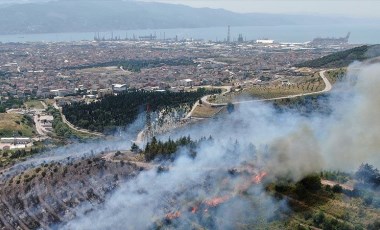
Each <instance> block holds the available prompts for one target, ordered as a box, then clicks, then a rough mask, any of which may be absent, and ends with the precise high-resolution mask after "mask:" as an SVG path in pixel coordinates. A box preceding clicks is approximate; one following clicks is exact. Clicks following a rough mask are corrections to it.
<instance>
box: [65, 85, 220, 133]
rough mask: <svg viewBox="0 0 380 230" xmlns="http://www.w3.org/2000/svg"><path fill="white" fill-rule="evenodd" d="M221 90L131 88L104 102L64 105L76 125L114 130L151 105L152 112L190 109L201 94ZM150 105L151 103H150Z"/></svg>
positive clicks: (109, 97)
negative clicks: (163, 90) (132, 89)
mask: <svg viewBox="0 0 380 230" xmlns="http://www.w3.org/2000/svg"><path fill="white" fill-rule="evenodd" d="M220 92H221V90H220V89H218V90H205V89H198V90H197V91H195V92H178V93H177V92H170V91H165V92H146V91H132V92H127V93H123V94H120V95H117V96H107V97H105V98H104V99H102V100H101V101H97V102H93V103H90V104H86V103H74V104H72V105H67V106H64V107H63V110H62V112H63V113H64V114H65V116H66V119H67V120H68V121H69V122H71V123H72V124H74V125H75V126H77V127H81V128H84V129H89V130H92V131H94V130H95V131H98V132H104V131H112V130H113V129H114V128H115V127H120V126H126V125H128V124H130V123H132V122H133V121H134V120H135V119H136V118H137V115H138V114H139V113H141V112H143V111H145V110H146V108H147V107H149V110H150V111H151V112H155V111H160V110H165V111H166V112H167V113H169V111H171V110H172V109H175V108H179V107H181V108H182V110H184V112H187V110H189V109H190V108H191V106H192V105H193V103H195V101H197V100H198V99H200V98H201V97H202V96H204V95H207V94H213V93H220ZM147 105H149V106H147Z"/></svg>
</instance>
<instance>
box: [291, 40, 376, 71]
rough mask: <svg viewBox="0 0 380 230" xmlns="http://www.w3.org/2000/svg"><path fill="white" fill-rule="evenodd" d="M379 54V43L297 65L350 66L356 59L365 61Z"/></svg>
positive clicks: (314, 66) (318, 66)
mask: <svg viewBox="0 0 380 230" xmlns="http://www.w3.org/2000/svg"><path fill="white" fill-rule="evenodd" d="M378 56H380V46H379V45H371V46H368V45H364V46H359V47H355V48H353V49H349V50H345V51H340V52H336V53H333V54H330V55H327V56H324V57H321V58H318V59H314V60H310V61H306V62H303V63H300V64H298V65H296V67H310V68H341V67H346V66H348V65H349V64H351V63H352V62H354V61H364V60H367V59H370V58H374V57H378Z"/></svg>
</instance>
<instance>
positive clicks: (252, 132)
mask: <svg viewBox="0 0 380 230" xmlns="http://www.w3.org/2000/svg"><path fill="white" fill-rule="evenodd" d="M379 73H380V65H379V64H371V65H364V64H360V63H357V64H355V65H353V66H351V67H350V68H349V73H348V81H347V82H345V83H342V84H341V85H340V86H339V85H338V86H335V88H336V89H335V90H334V92H333V93H332V96H331V100H330V106H331V107H332V108H333V112H332V114H330V115H320V114H311V115H310V116H308V117H303V116H300V115H298V114H297V113H292V112H282V113H279V112H277V111H276V110H275V109H274V108H273V107H272V106H271V105H270V104H263V103H251V104H244V105H241V106H239V108H237V109H236V111H235V112H234V113H232V114H230V115H225V116H221V117H219V118H217V119H213V120H208V121H205V122H201V123H199V124H196V125H192V126H191V127H188V128H186V129H182V130H179V131H178V132H175V133H171V134H170V135H171V138H176V137H179V136H187V135H190V136H191V137H192V138H193V139H198V138H200V137H203V136H205V137H208V136H209V135H211V136H213V138H214V140H215V141H210V142H203V143H201V144H200V145H199V146H198V148H197V156H196V157H195V158H194V159H193V158H190V157H189V156H188V155H189V154H188V150H187V149H181V150H180V151H179V152H178V155H179V156H178V157H177V159H176V160H175V161H174V162H173V163H170V162H169V163H168V164H169V165H170V166H169V171H168V172H164V173H158V172H157V170H156V169H152V170H149V171H144V172H142V173H140V174H139V175H138V176H137V177H136V178H134V179H131V180H129V181H126V182H125V183H122V184H121V185H120V188H119V189H117V190H116V191H115V192H114V193H113V194H111V195H110V196H109V197H108V198H107V200H106V202H105V203H104V204H103V205H102V206H101V207H97V210H95V211H91V212H88V210H90V209H92V208H93V206H92V205H90V204H87V205H83V206H81V207H80V209H78V212H77V213H78V215H77V218H75V219H74V220H72V221H71V222H69V223H66V224H65V225H64V226H60V227H62V228H64V229H125V228H127V229H149V228H153V227H154V226H155V225H158V226H160V224H162V220H163V219H165V217H166V216H167V215H168V214H170V213H171V214H176V213H178V212H179V213H181V217H180V218H178V220H175V221H173V225H171V227H172V228H184V229H191V228H196V227H197V226H196V224H197V223H199V222H202V223H204V222H206V223H208V224H209V225H208V226H206V227H208V228H214V229H218V228H223V229H234V228H236V227H237V226H241V225H240V224H242V223H244V224H247V221H248V224H252V225H253V226H254V225H255V224H258V223H259V222H260V221H263V220H264V221H265V220H267V219H268V218H270V217H272V216H273V214H274V213H276V210H278V209H279V208H282V207H283V205H282V204H281V203H278V201H275V200H273V199H272V198H271V197H270V196H269V195H267V194H266V193H265V192H264V190H263V184H255V183H253V184H249V183H248V186H246V184H247V183H246V182H247V181H248V182H249V181H251V180H252V178H251V177H250V175H257V174H260V172H263V171H266V172H267V173H268V177H267V178H268V179H271V178H273V177H275V176H283V175H287V176H289V177H290V178H292V179H293V180H295V181H296V180H299V179H301V178H302V177H303V176H305V175H307V174H309V173H311V172H318V171H320V170H324V169H345V170H350V171H351V170H355V169H357V168H358V167H359V165H360V164H361V163H362V162H369V163H371V164H373V165H375V167H379V166H380V157H379V150H380V142H379V136H380V128H379V127H380V107H379V106H378V105H379V102H380V91H379V87H380V76H379V75H380V74H379ZM161 138H162V139H166V138H169V136H168V135H167V136H163V137H161ZM103 144H105V145H109V144H107V143H106V142H104V143H103ZM115 144H116V145H118V144H117V143H112V145H113V146H114V147H113V148H114V149H120V148H122V147H125V145H124V144H120V146H115ZM85 146H86V145H85ZM85 146H83V148H84V147H85ZM94 146H96V147H98V145H90V146H89V145H87V147H88V148H89V149H93V148H94ZM69 150H70V149H68V150H67V151H69ZM230 169H237V170H238V171H242V172H244V173H241V174H239V175H238V176H234V175H231V174H230V173H229V170H230ZM242 187H243V189H242ZM213 197H222V198H226V197H228V199H226V200H227V201H226V202H223V203H222V204H220V205H218V207H216V208H213V209H211V208H210V210H209V209H207V207H204V206H202V205H204V203H205V201H207V200H208V199H210V198H213ZM194 205H195V206H199V207H200V209H201V210H200V211H201V212H202V213H205V214H202V215H194V214H193V213H191V211H189V208H191V207H193V206H194ZM207 216H212V218H211V220H212V221H211V220H210V219H207V220H208V221H205V220H204V219H202V218H208V217H207ZM199 218H201V219H199ZM252 225H251V226H252ZM244 226H245V225H244ZM198 227H199V226H198Z"/></svg>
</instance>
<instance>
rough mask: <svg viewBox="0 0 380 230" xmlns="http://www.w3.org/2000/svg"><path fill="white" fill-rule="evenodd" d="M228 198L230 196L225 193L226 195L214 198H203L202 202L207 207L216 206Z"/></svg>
mask: <svg viewBox="0 0 380 230" xmlns="http://www.w3.org/2000/svg"><path fill="white" fill-rule="evenodd" d="M229 199H230V196H228V195H226V196H221V197H216V198H214V199H211V200H205V201H204V203H205V204H206V205H207V206H209V207H216V206H218V205H220V204H222V203H224V202H226V201H227V200H229Z"/></svg>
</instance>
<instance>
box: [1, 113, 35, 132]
mask: <svg viewBox="0 0 380 230" xmlns="http://www.w3.org/2000/svg"><path fill="white" fill-rule="evenodd" d="M33 125H34V124H33V120H32V119H31V118H30V117H28V116H25V115H24V116H23V115H20V114H14V113H0V137H13V135H14V134H17V135H18V136H24V137H32V136H33V135H34V130H33Z"/></svg>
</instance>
